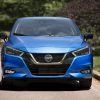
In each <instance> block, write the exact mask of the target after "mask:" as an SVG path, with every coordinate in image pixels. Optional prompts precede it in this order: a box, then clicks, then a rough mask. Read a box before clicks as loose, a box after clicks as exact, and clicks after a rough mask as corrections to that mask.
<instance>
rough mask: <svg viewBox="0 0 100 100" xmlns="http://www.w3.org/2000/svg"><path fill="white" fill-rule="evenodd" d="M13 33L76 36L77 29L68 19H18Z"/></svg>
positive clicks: (21, 34)
mask: <svg viewBox="0 0 100 100" xmlns="http://www.w3.org/2000/svg"><path fill="white" fill-rule="evenodd" d="M13 33H14V35H20V36H44V35H45V36H77V35H80V34H79V31H78V29H77V28H76V27H75V25H74V24H73V22H72V21H70V20H56V19H55V20H54V19H34V20H33V19H27V20H24V21H19V22H18V23H17V25H16V28H15V30H14V32H13Z"/></svg>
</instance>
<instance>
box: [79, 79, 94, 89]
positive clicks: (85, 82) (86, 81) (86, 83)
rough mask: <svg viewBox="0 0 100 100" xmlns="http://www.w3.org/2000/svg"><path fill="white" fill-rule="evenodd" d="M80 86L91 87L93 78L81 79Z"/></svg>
mask: <svg viewBox="0 0 100 100" xmlns="http://www.w3.org/2000/svg"><path fill="white" fill-rule="evenodd" d="M79 84H80V87H81V88H83V89H90V87H91V85H92V79H83V80H80V81H79Z"/></svg>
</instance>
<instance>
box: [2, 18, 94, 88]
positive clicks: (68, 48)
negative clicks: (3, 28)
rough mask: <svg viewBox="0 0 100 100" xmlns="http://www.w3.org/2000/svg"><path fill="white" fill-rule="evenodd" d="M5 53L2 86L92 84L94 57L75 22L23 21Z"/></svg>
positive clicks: (89, 36) (16, 27) (84, 85)
mask: <svg viewBox="0 0 100 100" xmlns="http://www.w3.org/2000/svg"><path fill="white" fill-rule="evenodd" d="M0 38H2V39H4V41H5V43H4V45H3V48H2V51H1V69H2V75H1V77H2V80H1V83H2V84H12V83H13V84H16V83H17V82H16V81H21V80H24V82H29V81H31V82H32V81H33V82H39V81H47V82H50V81H52V82H55V81H56V82H64V83H66V82H69V81H71V80H75V81H77V82H78V83H79V85H80V86H81V87H84V88H90V87H91V84H92V69H93V54H92V49H91V47H90V45H89V44H88V43H87V40H88V39H92V38H93V34H81V32H80V30H79V28H78V27H77V25H76V24H75V22H74V21H73V20H71V19H69V18H64V17H24V18H19V19H18V20H17V21H16V22H15V24H14V26H13V28H12V30H11V33H10V36H9V37H7V35H6V34H5V33H3V34H2V35H1V36H0Z"/></svg>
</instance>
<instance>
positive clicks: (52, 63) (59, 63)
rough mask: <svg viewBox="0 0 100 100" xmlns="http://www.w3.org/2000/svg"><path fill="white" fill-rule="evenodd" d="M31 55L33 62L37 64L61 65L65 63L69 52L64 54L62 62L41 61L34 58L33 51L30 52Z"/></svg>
mask: <svg viewBox="0 0 100 100" xmlns="http://www.w3.org/2000/svg"><path fill="white" fill-rule="evenodd" d="M30 56H31V58H32V61H33V63H34V64H36V65H61V64H62V63H63V61H64V59H65V58H66V56H67V53H65V54H64V56H63V58H62V59H61V61H60V62H51V63H41V62H38V61H36V59H35V58H34V56H33V55H32V54H31V53H30Z"/></svg>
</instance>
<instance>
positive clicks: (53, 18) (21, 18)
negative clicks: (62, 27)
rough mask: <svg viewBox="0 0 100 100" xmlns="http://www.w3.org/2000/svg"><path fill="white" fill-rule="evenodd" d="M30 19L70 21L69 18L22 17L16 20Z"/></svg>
mask: <svg viewBox="0 0 100 100" xmlns="http://www.w3.org/2000/svg"><path fill="white" fill-rule="evenodd" d="M31 19H35V20H36V19H52V20H71V19H70V18H66V17H22V18H18V20H22V21H24V20H31Z"/></svg>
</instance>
